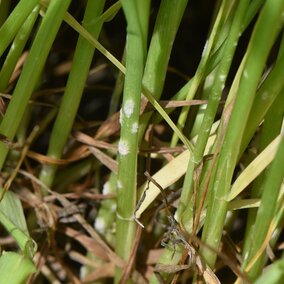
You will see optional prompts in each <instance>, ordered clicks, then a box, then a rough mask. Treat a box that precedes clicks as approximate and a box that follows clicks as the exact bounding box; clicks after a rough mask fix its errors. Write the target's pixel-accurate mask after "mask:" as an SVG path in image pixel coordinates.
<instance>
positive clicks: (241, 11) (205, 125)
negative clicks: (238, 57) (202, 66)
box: [177, 1, 249, 218]
mask: <svg viewBox="0 0 284 284" xmlns="http://www.w3.org/2000/svg"><path fill="white" fill-rule="evenodd" d="M248 2H249V1H240V3H239V5H238V7H237V10H236V14H235V17H234V20H233V22H232V25H231V29H230V32H229V34H228V38H227V40H226V43H225V48H224V53H223V59H222V61H221V62H220V64H219V65H218V67H217V71H216V74H215V78H214V83H213V87H212V90H211V92H210V93H211V94H210V96H209V101H208V105H207V108H206V111H205V114H204V118H203V121H202V124H201V127H200V131H199V135H198V138H197V141H196V146H195V149H194V151H193V155H192V157H191V159H190V161H189V165H188V170H187V173H186V176H185V180H184V185H183V190H182V195H181V199H180V203H179V207H178V211H177V216H178V218H179V216H181V214H182V213H183V211H184V210H185V208H186V207H187V206H188V204H189V201H190V197H191V193H192V185H193V173H194V170H195V168H196V166H197V165H199V163H200V162H201V160H202V157H203V154H204V150H205V147H206V144H207V140H208V137H209V134H210V130H211V127H212V124H213V122H214V119H215V115H216V112H217V109H218V106H219V102H220V99H221V95H222V91H223V88H224V84H225V82H226V78H227V76H228V72H229V69H230V66H231V62H232V60H233V56H234V53H235V49H236V46H237V41H238V38H239V33H240V30H241V27H242V23H243V18H244V15H245V12H246V9H247V6H248ZM210 37H211V36H210Z"/></svg>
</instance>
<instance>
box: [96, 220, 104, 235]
mask: <svg viewBox="0 0 284 284" xmlns="http://www.w3.org/2000/svg"><path fill="white" fill-rule="evenodd" d="M94 227H95V229H96V230H97V231H98V232H99V233H101V234H103V233H104V231H105V227H106V224H105V221H104V219H103V218H101V217H97V219H96V221H95V226H94Z"/></svg>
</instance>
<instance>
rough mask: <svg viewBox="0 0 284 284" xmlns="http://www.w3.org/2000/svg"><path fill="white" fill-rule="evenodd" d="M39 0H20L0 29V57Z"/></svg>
mask: <svg viewBox="0 0 284 284" xmlns="http://www.w3.org/2000/svg"><path fill="white" fill-rule="evenodd" d="M38 2H39V0H21V1H20V2H19V3H18V5H17V6H16V7H15V9H14V10H13V12H12V13H11V14H10V16H9V17H8V19H7V20H6V21H5V23H4V24H3V25H2V26H1V28H0V38H1V43H0V56H2V54H3V52H4V51H5V49H6V48H7V47H8V46H9V44H10V43H11V41H12V40H13V38H14V36H15V35H16V33H17V32H18V30H19V29H20V28H21V26H22V24H23V23H24V22H25V20H26V19H27V18H28V16H29V14H30V13H31V12H32V10H33V9H34V7H35V6H36V5H37V4H38Z"/></svg>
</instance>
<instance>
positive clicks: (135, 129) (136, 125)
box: [131, 122, 138, 134]
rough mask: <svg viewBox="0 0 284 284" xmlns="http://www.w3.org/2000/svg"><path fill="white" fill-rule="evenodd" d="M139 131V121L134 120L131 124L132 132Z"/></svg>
mask: <svg viewBox="0 0 284 284" xmlns="http://www.w3.org/2000/svg"><path fill="white" fill-rule="evenodd" d="M137 131H138V123H137V122H134V123H133V124H132V126H131V133H133V134H134V133H137Z"/></svg>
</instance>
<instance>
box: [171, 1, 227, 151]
mask: <svg viewBox="0 0 284 284" xmlns="http://www.w3.org/2000/svg"><path fill="white" fill-rule="evenodd" d="M225 4H226V1H222V4H221V7H220V9H219V11H218V14H217V16H216V19H215V21H214V25H213V28H212V31H211V33H210V37H209V39H208V41H207V42H206V45H205V47H204V51H203V54H202V58H201V61H200V63H199V65H198V68H197V70H196V73H195V75H194V77H193V80H192V84H191V85H190V88H189V90H188V93H187V95H186V100H192V99H193V98H194V96H195V94H196V91H197V89H198V87H199V85H200V83H201V82H202V81H203V79H204V76H205V73H206V65H207V61H208V60H209V56H210V53H211V50H212V48H213V44H214V42H215V40H216V35H217V33H218V32H219V30H220V29H221V27H222V24H223V21H224V18H225V14H226V13H225V11H224V8H225ZM188 112H189V107H183V108H182V110H181V113H180V116H179V118H178V122H177V126H178V128H179V129H181V130H182V129H183V128H184V125H185V121H186V118H187V115H188ZM177 142H178V137H177V135H176V134H174V135H173V137H172V141H171V146H172V147H174V146H176V144H177Z"/></svg>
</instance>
